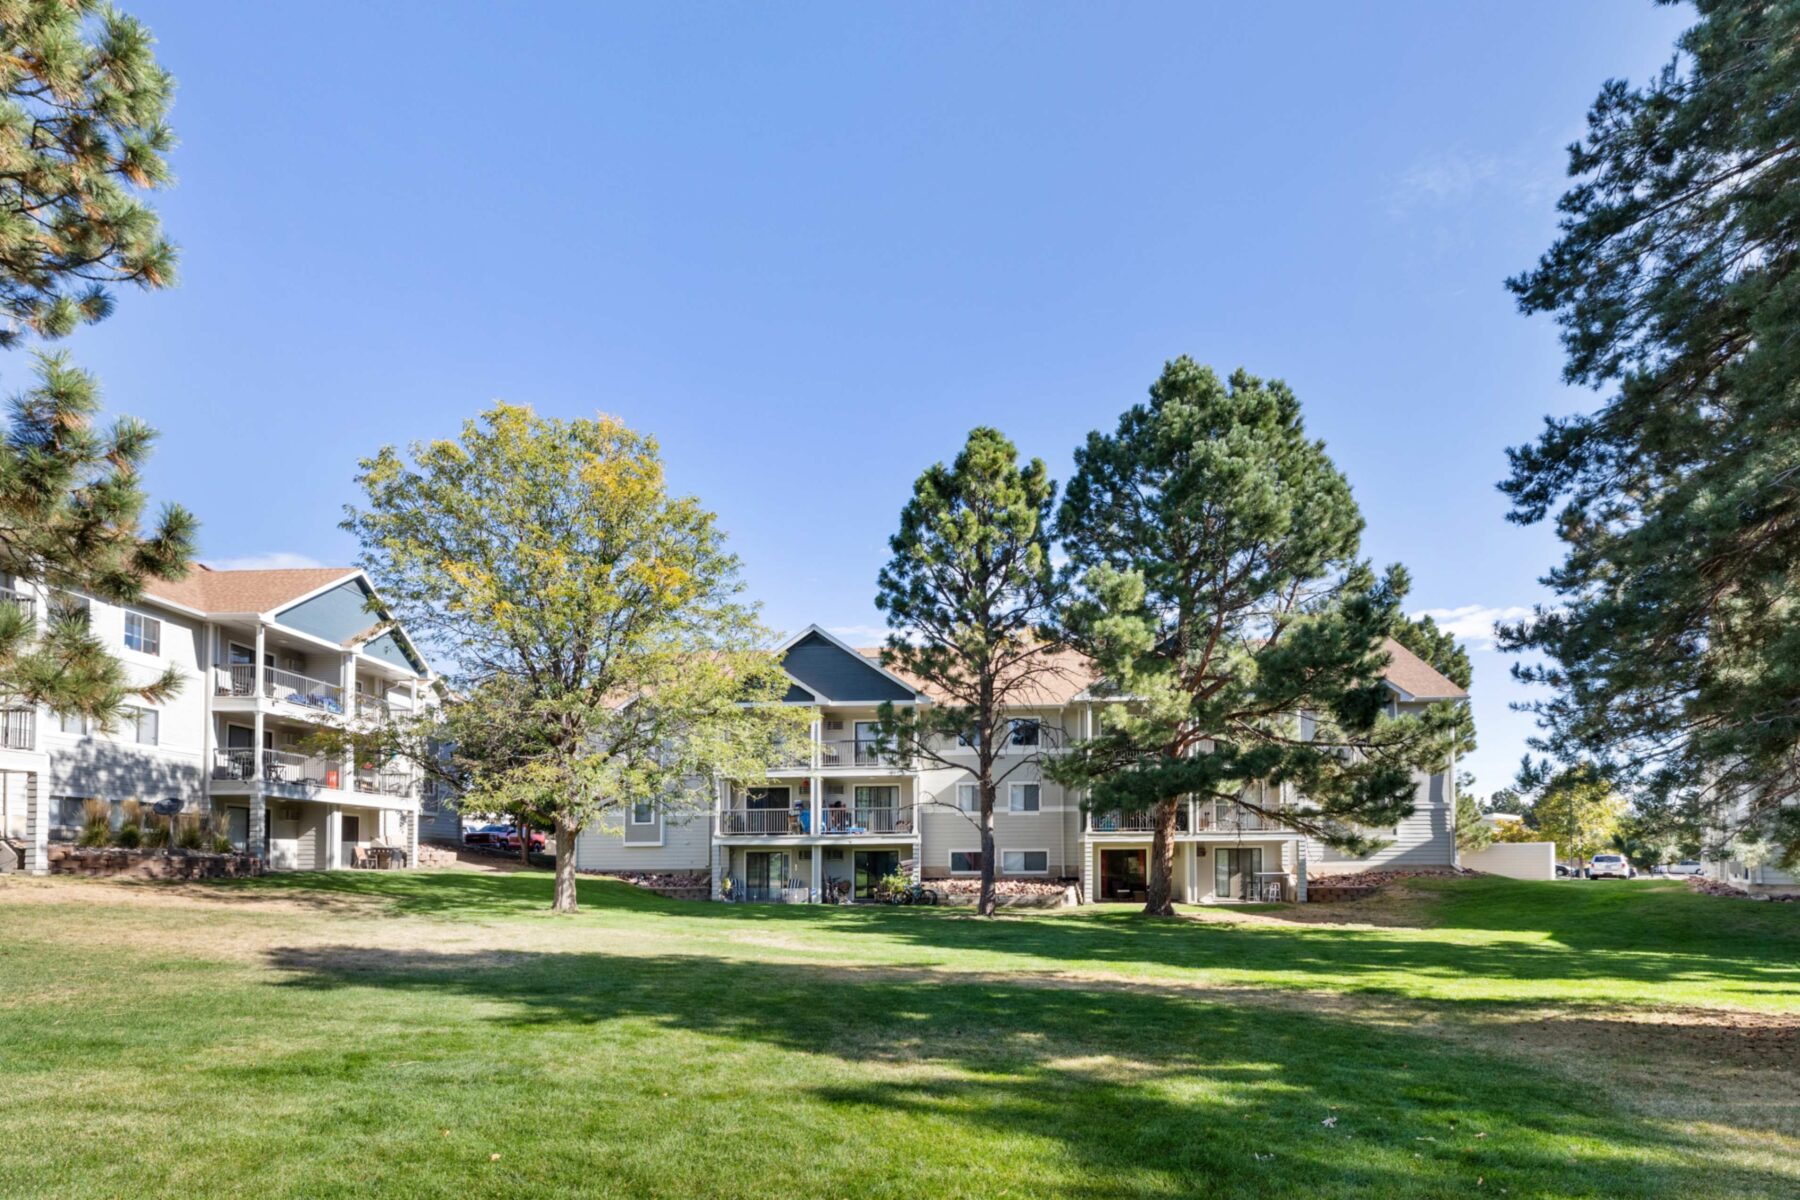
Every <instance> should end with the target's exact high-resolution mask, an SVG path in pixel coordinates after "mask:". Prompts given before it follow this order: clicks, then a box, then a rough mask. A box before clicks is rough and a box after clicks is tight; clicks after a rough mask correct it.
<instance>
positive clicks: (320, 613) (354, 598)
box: [275, 579, 375, 642]
mask: <svg viewBox="0 0 1800 1200" xmlns="http://www.w3.org/2000/svg"><path fill="white" fill-rule="evenodd" d="M368 604H369V590H368V588H366V587H364V586H363V584H362V582H361V581H360V580H356V579H349V580H345V581H344V582H343V583H340V584H338V585H337V586H336V587H334V588H332V589H331V590H330V591H329V592H320V593H319V594H318V595H317V596H314V597H313V598H312V599H310V600H302V601H301V602H300V603H298V604H296V605H294V606H293V607H291V608H284V609H282V610H281V611H280V612H278V613H276V614H275V619H276V620H277V621H280V622H281V623H282V624H283V625H286V626H289V627H290V628H293V629H298V630H299V631H300V632H301V633H310V634H312V635H313V636H314V637H322V638H324V639H325V640H326V641H328V642H344V641H347V640H349V639H350V638H353V637H355V636H356V635H357V634H359V633H361V632H362V631H363V630H365V629H367V628H368V627H369V626H371V625H373V624H374V623H375V615H374V614H373V613H371V612H370V611H369V609H368Z"/></svg>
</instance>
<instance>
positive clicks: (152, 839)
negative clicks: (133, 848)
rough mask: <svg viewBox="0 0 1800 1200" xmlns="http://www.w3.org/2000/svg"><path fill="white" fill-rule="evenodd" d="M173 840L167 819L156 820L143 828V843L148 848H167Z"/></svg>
mask: <svg viewBox="0 0 1800 1200" xmlns="http://www.w3.org/2000/svg"><path fill="white" fill-rule="evenodd" d="M173 840H174V838H173V836H172V834H171V830H170V829H169V824H168V822H167V821H156V822H152V823H151V824H150V825H148V826H146V827H145V829H144V836H143V844H144V847H145V848H146V849H149V850H167V849H168V848H169V843H170V842H172V841H173Z"/></svg>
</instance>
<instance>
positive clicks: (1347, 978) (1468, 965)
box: [198, 871, 1800, 1007]
mask: <svg viewBox="0 0 1800 1200" xmlns="http://www.w3.org/2000/svg"><path fill="white" fill-rule="evenodd" d="M1455 882H1456V883H1458V884H1459V885H1463V884H1467V883H1474V884H1475V885H1476V886H1475V887H1474V888H1472V889H1466V894H1465V890H1453V891H1451V892H1450V893H1448V895H1449V897H1450V902H1451V908H1452V913H1451V918H1452V919H1453V920H1454V921H1455V922H1456V924H1454V925H1453V926H1451V927H1450V929H1449V930H1446V929H1431V930H1426V931H1424V933H1423V935H1422V936H1419V935H1416V934H1415V933H1414V931H1409V930H1404V929H1401V930H1396V929H1372V928H1364V927H1346V926H1330V925H1317V924H1304V923H1293V924H1288V923H1280V922H1264V923H1258V924H1226V923H1221V922H1210V921H1204V920H1195V919H1183V918H1176V919H1172V920H1171V919H1160V918H1145V917H1143V916H1141V915H1139V914H1138V913H1136V912H1135V911H1132V910H1126V909H1110V908H1108V909H1100V910H1094V909H1087V910H1082V911H1079V912H1073V913H1070V912H1066V911H1064V912H1056V913H1041V914H1040V913H1033V914H1020V915H1010V916H1005V917H1002V918H1000V919H997V920H985V919H982V918H978V917H974V916H972V915H970V914H968V913H966V912H962V911H959V910H951V909H894V908H887V907H884V906H849V907H820V906H815V905H780V904H710V903H704V902H696V901H682V900H670V899H666V898H664V897H662V896H658V895H656V894H655V893H653V892H649V891H647V890H645V889H643V888H638V887H634V886H632V885H630V884H626V883H622V882H619V881H616V880H607V879H593V878H588V879H583V880H581V881H580V883H579V893H580V898H581V903H582V905H583V906H584V908H585V909H586V910H587V911H589V912H594V911H601V912H604V913H618V912H629V913H633V914H642V915H643V917H644V919H645V924H644V926H643V928H644V929H646V930H651V931H653V930H654V929H655V928H656V924H655V922H656V921H657V920H660V919H663V918H672V919H679V920H681V921H684V922H702V923H712V922H717V923H719V924H721V925H729V926H731V927H732V928H734V929H735V928H743V927H750V928H761V929H775V930H781V931H783V932H790V931H791V932H792V933H793V934H794V935H796V936H798V937H804V936H805V935H807V934H813V933H817V934H822V935H827V936H829V935H836V934H849V935H856V936H866V937H872V938H879V939H885V940H891V941H893V942H896V943H898V944H901V945H906V946H911V947H915V948H922V949H928V950H933V951H947V952H955V953H958V954H962V955H967V956H971V957H972V959H976V958H979V956H983V955H991V956H996V962H997V964H1003V963H1004V962H1005V961H1009V960H1010V961H1012V962H1014V963H1016V964H1017V965H1019V966H1020V967H1025V968H1028V969H1033V970H1041V971H1066V972H1079V971H1081V970H1083V969H1104V970H1117V971H1122V972H1124V973H1132V972H1133V971H1135V970H1137V969H1139V968H1147V969H1148V970H1150V971H1151V972H1153V973H1157V974H1162V975H1165V976H1167V975H1170V974H1171V973H1175V974H1179V973H1180V972H1183V971H1187V970H1194V971H1203V972H1215V973H1221V974H1222V975H1223V976H1224V977H1226V978H1248V977H1250V976H1255V977H1256V981H1257V982H1260V983H1264V984H1268V985H1271V986H1285V987H1291V988H1296V989H1301V988H1311V987H1324V988H1327V989H1330V990H1336V991H1350V992H1354V991H1367V992H1373V993H1380V994H1391V995H1421V994H1423V995H1428V996H1430V997H1431V998H1432V999H1434V1000H1436V1001H1441V1002H1444V1003H1452V1004H1456V1005H1459V1006H1464V1007H1484V1006H1495V1005H1500V1006H1504V1005H1507V1004H1514V1005H1517V1004H1541V1003H1545V1002H1547V1001H1554V1002H1558V1003H1569V1004H1582V1003H1588V1004H1601V1003H1609V1002H1614V1001H1616V1000H1617V998H1618V993H1619V992H1621V991H1623V990H1631V991H1633V993H1634V999H1635V998H1636V997H1637V996H1641V1002H1642V1003H1644V1004H1655V1003H1657V1002H1658V994H1657V988H1658V987H1659V986H1665V985H1669V984H1674V983H1690V984H1697V985H1703V986H1704V987H1705V988H1706V990H1707V991H1708V993H1709V994H1710V995H1711V996H1714V997H1716V998H1717V999H1718V1000H1720V1001H1724V1002H1737V1003H1749V1004H1756V1003H1759V1002H1766V1001H1767V1000H1768V998H1770V997H1777V996H1792V995H1794V994H1796V993H1800V954H1784V953H1781V952H1780V951H1781V949H1782V948H1783V947H1785V946H1788V945H1790V944H1793V945H1796V946H1800V940H1797V941H1795V942H1793V943H1790V942H1789V941H1788V940H1787V939H1786V938H1785V937H1784V936H1783V935H1784V934H1785V933H1786V929H1785V927H1784V926H1781V923H1780V921H1779V920H1777V921H1776V925H1777V928H1775V929H1774V930H1773V932H1771V930H1770V929H1769V928H1766V926H1767V925H1768V922H1769V918H1766V917H1762V916H1761V914H1755V916H1756V917H1757V918H1759V919H1760V920H1761V922H1762V924H1753V925H1751V926H1750V927H1749V928H1747V929H1742V930H1733V929H1730V928H1727V929H1725V930H1719V929H1715V928H1714V926H1712V925H1710V924H1708V923H1707V922H1708V920H1709V916H1710V912H1709V910H1708V909H1707V908H1706V907H1705V906H1704V900H1705V898H1690V897H1688V896H1686V895H1685V894H1675V895H1668V894H1664V895H1663V896H1661V897H1655V896H1645V897H1643V899H1646V900H1659V899H1660V904H1659V905H1656V906H1653V907H1652V908H1651V909H1650V910H1646V911H1639V910H1637V909H1636V908H1632V907H1629V906H1627V907H1626V908H1625V909H1623V910H1620V909H1617V908H1616V907H1615V908H1614V909H1613V910H1611V911H1608V910H1605V909H1602V910H1601V911H1599V912H1596V911H1595V910H1594V909H1593V908H1592V907H1591V906H1590V907H1588V908H1583V907H1582V906H1581V905H1580V904H1577V903H1573V902H1572V901H1571V902H1570V903H1566V904H1560V906H1559V905H1548V906H1546V905H1544V904H1543V903H1541V897H1540V896H1539V895H1538V894H1537V893H1529V894H1528V892H1520V891H1518V889H1517V885H1514V884H1513V881H1506V880H1493V881H1487V880H1477V881H1455ZM1483 884H1487V885H1489V886H1487V887H1485V888H1484V887H1482V886H1481V885H1483ZM1495 885H1498V886H1495ZM198 886H203V887H205V888H206V889H208V890H209V891H212V892H215V893H220V894H242V895H275V896H280V897H282V898H284V899H287V900H290V901H293V902H296V903H301V904H306V903H312V904H316V905H317V906H319V907H320V908H322V909H332V908H341V907H342V906H344V905H345V904H346V903H347V902H350V901H365V902H366V901H374V902H377V903H379V904H381V905H384V906H385V907H386V908H387V910H388V911H392V912H394V913H397V914H405V915H418V916H426V917H439V918H443V917H450V918H456V919H460V920H481V919H490V918H512V917H542V916H546V915H547V910H548V907H549V902H550V893H551V880H550V877H549V875H548V874H544V873H537V872H518V873H512V874H504V875H500V874H485V873H479V872H465V871H436V872H413V871H394V872H320V873H308V874H300V873H293V874H282V875H272V876H265V877H262V878H260V879H253V880H225V881H217V882H211V883H207V884H204V885H198ZM1539 886H1540V887H1554V886H1556V885H1549V884H1545V885H1539ZM1528 891H1529V889H1528ZM1521 897H1524V899H1523V901H1521V899H1520V898H1521ZM1555 898H1556V899H1558V900H1559V901H1560V899H1561V894H1560V893H1559V894H1558V896H1557V897H1555ZM1574 899H1577V900H1578V899H1579V897H1575V898H1574ZM1690 899H1696V900H1698V901H1699V902H1700V903H1699V904H1698V905H1695V904H1685V903H1682V902H1686V901H1689V900H1690ZM1602 900H1603V901H1605V902H1607V903H1611V901H1610V899H1609V898H1605V897H1603V898H1602ZM1721 903H1722V902H1721ZM1742 907H1745V908H1765V909H1766V908H1768V907H1769V906H1766V905H1763V906H1752V905H1747V904H1746V905H1743V906H1742ZM1780 907H1784V908H1785V907H1787V906H1780ZM1621 911H1622V912H1623V914H1624V915H1622V916H1620V915H1618V913H1619V912H1621ZM1484 912H1485V913H1488V914H1489V915H1488V916H1486V917H1483V916H1482V915H1481V914H1482V913H1484ZM1727 915H1728V916H1735V915H1736V914H1727ZM1784 915H1785V914H1778V915H1777V916H1778V917H1780V916H1784ZM1795 916H1796V918H1797V919H1796V920H1795V921H1794V922H1793V924H1794V925H1796V926H1800V913H1796V914H1795ZM1482 921H1485V922H1486V924H1485V925H1483V926H1480V927H1481V928H1483V929H1485V930H1487V931H1505V932H1510V933H1519V934H1522V935H1524V936H1521V937H1518V938H1502V939H1489V940H1483V939H1469V938H1459V937H1456V936H1452V931H1453V930H1455V929H1464V928H1475V927H1477V925H1478V923H1479V922H1482ZM1507 922H1512V923H1511V924H1509V923H1507ZM1677 926H1678V928H1677ZM1533 934H1539V935H1542V936H1538V937H1533V936H1531V935H1533ZM816 948H817V949H819V950H822V951H826V952H829V950H830V948H831V947H830V945H829V944H828V943H827V942H825V941H821V942H820V943H819V945H818V946H817V947H816ZM1471 978H1491V979H1495V980H1498V981H1501V983H1502V984H1504V985H1506V987H1510V988H1513V989H1515V990H1518V988H1519V985H1521V984H1524V985H1530V984H1543V985H1545V986H1544V988H1543V989H1541V990H1537V991H1535V992H1534V991H1533V989H1532V988H1530V987H1529V986H1527V987H1525V988H1524V989H1523V993H1522V994H1520V995H1517V996H1515V997H1513V998H1510V999H1509V998H1507V997H1505V996H1500V995H1497V994H1496V992H1497V991H1498V990H1499V989H1481V988H1466V989H1465V988H1459V987H1457V985H1458V984H1460V983H1462V982H1463V981H1466V980H1469V979H1471ZM1584 989H1590V990H1591V989H1598V990H1597V991H1594V994H1593V995H1592V996H1591V997H1590V998H1588V999H1586V1000H1584V999H1583V995H1582V993H1583V991H1584Z"/></svg>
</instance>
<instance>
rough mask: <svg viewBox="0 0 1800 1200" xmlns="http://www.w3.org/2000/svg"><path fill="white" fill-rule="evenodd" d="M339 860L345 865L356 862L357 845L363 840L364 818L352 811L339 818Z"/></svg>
mask: <svg viewBox="0 0 1800 1200" xmlns="http://www.w3.org/2000/svg"><path fill="white" fill-rule="evenodd" d="M338 820H339V823H340V826H341V827H340V829H339V832H338V861H339V862H341V863H344V864H345V865H354V864H355V862H356V847H357V845H358V843H360V842H361V841H362V818H361V817H359V816H356V815H354V814H352V813H345V814H344V815H343V816H342V817H340V818H338Z"/></svg>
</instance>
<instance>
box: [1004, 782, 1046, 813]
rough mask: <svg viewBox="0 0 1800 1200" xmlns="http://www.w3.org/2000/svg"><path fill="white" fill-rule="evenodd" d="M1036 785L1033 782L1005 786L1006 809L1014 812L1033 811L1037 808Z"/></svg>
mask: <svg viewBox="0 0 1800 1200" xmlns="http://www.w3.org/2000/svg"><path fill="white" fill-rule="evenodd" d="M1039 799H1040V798H1039V795H1038V785H1037V784H1035V783H1015V784H1012V785H1010V786H1009V787H1008V788H1007V797H1006V811H1007V812H1016V813H1034V812H1038V811H1040V808H1039Z"/></svg>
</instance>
